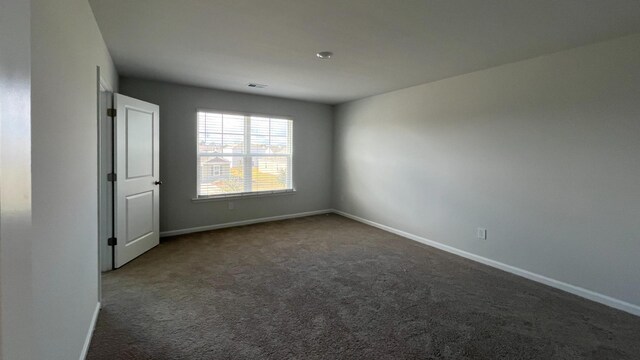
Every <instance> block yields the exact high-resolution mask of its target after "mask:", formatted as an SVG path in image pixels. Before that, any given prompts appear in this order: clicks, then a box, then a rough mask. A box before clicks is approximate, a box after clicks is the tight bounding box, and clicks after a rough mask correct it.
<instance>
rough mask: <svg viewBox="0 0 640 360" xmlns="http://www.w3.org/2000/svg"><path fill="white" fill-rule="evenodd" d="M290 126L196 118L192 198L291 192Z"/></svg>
mask: <svg viewBox="0 0 640 360" xmlns="http://www.w3.org/2000/svg"><path fill="white" fill-rule="evenodd" d="M292 126H293V121H291V120H289V119H279V118H271V117H264V116H254V115H239V114H227V113H222V112H208V111H199V112H198V197H208V196H215V195H226V194H236V193H252V192H261V191H277V190H287V189H292V188H293V185H292V181H291V168H292V166H291V160H292V159H291V157H292V151H291V148H292Z"/></svg>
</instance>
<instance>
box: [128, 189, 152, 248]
mask: <svg viewBox="0 0 640 360" xmlns="http://www.w3.org/2000/svg"><path fill="white" fill-rule="evenodd" d="M126 201H127V215H126V216H127V244H129V243H132V242H134V241H136V240H140V238H142V237H144V236H146V235H149V234H150V233H152V232H153V220H154V219H153V191H147V192H145V193H142V194H136V195H131V196H127V200H126Z"/></svg>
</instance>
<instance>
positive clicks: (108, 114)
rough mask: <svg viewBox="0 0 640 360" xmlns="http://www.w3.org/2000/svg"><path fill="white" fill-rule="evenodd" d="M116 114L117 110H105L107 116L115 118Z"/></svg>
mask: <svg viewBox="0 0 640 360" xmlns="http://www.w3.org/2000/svg"><path fill="white" fill-rule="evenodd" d="M117 114H118V110H116V109H107V116H109V117H116V115H117Z"/></svg>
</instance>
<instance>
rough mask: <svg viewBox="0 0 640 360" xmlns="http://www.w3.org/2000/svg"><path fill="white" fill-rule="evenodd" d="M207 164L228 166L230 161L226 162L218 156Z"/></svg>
mask: <svg viewBox="0 0 640 360" xmlns="http://www.w3.org/2000/svg"><path fill="white" fill-rule="evenodd" d="M206 163H207V164H228V163H229V161H227V160H225V159H223V158H221V157H218V156H216V157H214V158H213V159H209V160H207V162H206Z"/></svg>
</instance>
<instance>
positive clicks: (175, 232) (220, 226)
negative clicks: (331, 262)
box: [160, 209, 333, 237]
mask: <svg viewBox="0 0 640 360" xmlns="http://www.w3.org/2000/svg"><path fill="white" fill-rule="evenodd" d="M331 212H333V210H332V209H324V210H315V211H307V212H301V213H296V214H286V215H278V216H269V217H263V218H258V219H249V220H241V221H234V222H228V223H224V224H215V225H207V226H198V227H192V228H187V229H178V230H169V231H161V232H160V237H167V236H175V235H183V234H190V233H195V232H201V231H208V230H215V229H223V228H228V227H234V226H242V225H251V224H258V223H263V222H269V221H277V220H286V219H293V218H299V217H305V216H312V215H320V214H328V213H331Z"/></svg>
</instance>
